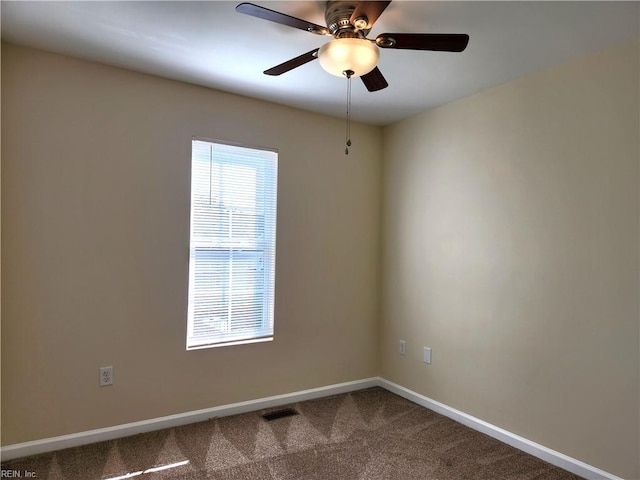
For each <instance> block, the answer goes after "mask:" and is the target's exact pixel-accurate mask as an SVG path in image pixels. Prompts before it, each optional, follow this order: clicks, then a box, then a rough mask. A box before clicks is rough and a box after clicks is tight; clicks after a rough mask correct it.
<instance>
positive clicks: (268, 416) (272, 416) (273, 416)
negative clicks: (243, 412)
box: [262, 408, 298, 422]
mask: <svg viewBox="0 0 640 480" xmlns="http://www.w3.org/2000/svg"><path fill="white" fill-rule="evenodd" d="M293 415H298V412H296V411H295V410H294V409H293V408H283V409H282V410H275V411H273V412H269V413H265V414H264V415H262V418H264V419H265V420H266V421H267V422H270V421H272V420H277V419H279V418H284V417H291V416H293Z"/></svg>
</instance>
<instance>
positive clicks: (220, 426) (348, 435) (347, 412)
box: [2, 388, 580, 480]
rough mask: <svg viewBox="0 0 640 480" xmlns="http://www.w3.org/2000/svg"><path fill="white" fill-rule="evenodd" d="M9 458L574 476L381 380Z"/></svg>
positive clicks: (119, 473)
mask: <svg viewBox="0 0 640 480" xmlns="http://www.w3.org/2000/svg"><path fill="white" fill-rule="evenodd" d="M289 407H292V408H295V409H296V411H297V412H299V414H298V415H294V416H289V417H283V418H279V419H276V420H272V421H266V420H264V419H263V418H262V416H261V415H262V414H264V413H267V412H270V411H275V410H281V409H282V408H284V407H278V408H274V409H269V410H268V411H260V412H254V413H247V414H242V415H236V416H232V417H223V418H217V419H212V420H209V421H206V422H200V423H195V424H192V425H187V426H183V427H176V428H169V429H166V430H159V431H156V432H150V433H144V434H140V435H134V436H131V437H125V438H121V439H118V440H112V441H106V442H101V443H96V444H93V445H87V446H83V447H76V448H69V449H66V450H60V451H57V452H52V453H47V454H42V455H36V456H33V457H25V458H22V459H16V460H11V461H8V462H5V463H3V464H2V468H3V469H9V470H19V471H21V472H23V477H25V475H24V472H33V473H35V474H36V477H35V478H38V479H39V480H43V479H48V480H76V479H78V480H98V479H109V478H118V477H119V478H134V479H139V480H160V479H162V480H168V479H194V480H195V479H197V480H205V479H210V480H343V479H344V480H431V479H433V480H450V479H451V480H460V479H491V480H499V479H518V480H533V479H537V480H574V479H579V478H580V477H577V476H575V475H573V474H571V473H569V472H566V471H564V470H561V469H559V468H557V467H554V466H552V465H550V464H548V463H546V462H544V461H542V460H539V459H537V458H535V457H532V456H530V455H528V454H526V453H523V452H521V451H519V450H516V449H515V448H512V447H510V446H508V445H505V444H504V443H501V442H499V441H497V440H495V439H493V438H491V437H488V436H486V435H484V434H482V433H478V432H476V431H474V430H471V429H470V428H467V427H465V426H463V425H461V424H459V423H457V422H455V421H453V420H450V419H448V418H446V417H443V416H442V415H439V414H437V413H434V412H432V411H431V410H428V409H426V408H423V407H421V406H419V405H416V404H414V403H412V402H410V401H408V400H405V399H403V398H401V397H399V396H397V395H394V394H392V393H390V392H388V391H386V390H384V389H382V388H371V389H367V390H361V391H357V392H352V393H347V394H342V395H335V396H331V397H326V398H322V399H317V400H309V401H306V402H300V403H296V404H292V405H289Z"/></svg>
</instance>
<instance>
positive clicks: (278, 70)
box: [264, 48, 319, 75]
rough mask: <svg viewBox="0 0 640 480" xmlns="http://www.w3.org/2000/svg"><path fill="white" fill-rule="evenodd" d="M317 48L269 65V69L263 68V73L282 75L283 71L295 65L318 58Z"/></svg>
mask: <svg viewBox="0 0 640 480" xmlns="http://www.w3.org/2000/svg"><path fill="white" fill-rule="evenodd" d="M318 50H319V49H318V48H316V49H315V50H311V51H310V52H307V53H303V54H302V55H300V56H299V57H296V58H292V59H291V60H288V61H286V62H284V63H281V64H280V65H276V66H275V67H271V68H270V69H269V70H265V71H264V74H265V75H282V74H283V73H286V72H288V71H289V70H293V69H294V68H296V67H299V66H301V65H304V64H305V63H308V62H310V61H312V60H315V59H316V58H318Z"/></svg>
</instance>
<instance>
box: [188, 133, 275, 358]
mask: <svg viewBox="0 0 640 480" xmlns="http://www.w3.org/2000/svg"><path fill="white" fill-rule="evenodd" d="M277 170H278V154H277V152H275V151H272V150H265V149H255V148H246V147H240V146H235V145H228V144H223V143H214V142H212V141H205V140H199V139H194V140H193V142H192V146H191V240H190V247H189V305H188V312H187V350H189V349H195V348H204V347H213V346H222V345H230V344H237V343H249V342H257V341H267V340H272V339H273V298H274V278H275V240H276V190H277Z"/></svg>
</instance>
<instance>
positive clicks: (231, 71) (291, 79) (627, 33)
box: [0, 0, 640, 125]
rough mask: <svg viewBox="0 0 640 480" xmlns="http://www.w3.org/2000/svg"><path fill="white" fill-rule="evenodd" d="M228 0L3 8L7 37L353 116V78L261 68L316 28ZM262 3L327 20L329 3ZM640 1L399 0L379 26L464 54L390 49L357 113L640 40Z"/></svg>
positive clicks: (304, 46) (290, 53) (424, 102)
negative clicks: (377, 86) (241, 8)
mask: <svg viewBox="0 0 640 480" xmlns="http://www.w3.org/2000/svg"><path fill="white" fill-rule="evenodd" d="M238 3H240V1H235V2H228V1H218V2H187V1H181V2H170V1H146V2H131V1H124V2H116V1H111V2H100V1H77V2H30V1H6V0H3V1H2V3H1V4H0V5H1V7H0V8H1V18H2V39H3V40H5V41H8V42H11V43H16V44H22V45H28V46H33V47H36V48H40V49H43V50H49V51H53V52H58V53H63V54H67V55H72V56H77V57H81V58H85V59H90V60H94V61H97V62H101V63H105V64H110V65H116V66H119V67H124V68H128V69H131V70H137V71H140V72H145V73H150V74H154V75H159V76H162V77H167V78H171V79H176V80H183V81H186V82H190V83H194V84H198V85H204V86H207V87H211V88H215V89H219V90H224V91H228V92H233V93H238V94H242V95H246V96H250V97H254V98H259V99H263V100H268V101H271V102H276V103H280V104H284V105H290V106H294V107H298V108H302V109H305V110H310V111H314V112H319V113H324V114H329V115H334V116H344V114H345V111H346V107H345V105H346V80H345V79H341V78H338V77H333V76H330V75H329V74H327V73H325V72H324V71H323V70H322V69H321V67H320V65H319V63H318V62H315V61H314V62H311V63H308V64H306V65H303V66H301V67H299V68H297V69H295V70H292V71H290V72H288V73H285V74H283V75H281V76H279V77H269V76H266V75H263V74H262V71H263V70H265V69H267V68H270V67H272V66H275V65H277V64H280V63H282V62H284V61H286V60H289V59H290V58H293V57H296V56H298V55H300V54H302V53H305V52H307V51H309V50H313V49H314V48H317V47H319V46H320V45H322V44H323V43H324V42H326V41H328V40H329V37H323V36H318V35H313V34H310V33H307V32H304V31H301V30H297V29H294V28H290V27H285V26H282V25H278V24H275V23H272V22H268V21H265V20H260V19H257V18H254V17H250V16H247V15H243V14H240V13H237V12H235V10H234V9H235V6H236V5H237V4H238ZM254 3H256V4H258V5H261V6H264V7H267V8H270V9H272V10H277V11H280V12H283V13H286V14H288V15H292V16H295V17H298V18H302V19H304V20H308V21H311V22H313V23H317V24H319V25H324V24H325V22H324V2H321V1H304V2H302V1H275V2H265V1H259V0H256V1H255V2H254ZM639 31H640V3H639V2H637V1H627V2H613V1H605V2H580V1H554V2H539V1H533V2H485V1H471V2H458V1H444V2H442V1H441V2H431V1H401V0H394V1H393V2H392V3H391V5H390V6H389V7H388V8H387V10H386V11H385V12H384V13H383V14H382V16H381V17H380V19H379V20H378V21H377V23H376V24H375V25H374V27H373V29H372V31H371V33H370V34H369V37H370V38H375V37H376V36H377V35H379V34H380V33H389V32H391V33H398V32H406V33H467V34H469V36H470V41H469V46H468V47H467V49H466V50H465V51H464V52H462V53H444V52H423V51H408V50H389V49H384V50H381V52H380V61H379V63H378V67H379V68H380V70H381V71H382V73H383V74H384V76H385V77H386V79H387V81H388V82H389V87H388V88H386V89H384V90H381V91H379V92H374V93H370V92H368V91H367V90H366V89H365V88H364V85H362V82H361V81H359V80H358V79H355V82H354V84H353V100H352V108H353V114H352V117H353V118H354V119H355V120H357V121H364V122H367V123H371V124H376V125H386V124H389V123H392V122H394V121H396V120H399V119H402V118H405V117H407V116H411V115H413V114H416V113H418V112H421V111H424V110H426V109H428V108H432V107H435V106H438V105H442V104H444V103H447V102H450V101H452V100H455V99H457V98H460V97H464V96H468V95H471V94H473V93H475V92H477V91H479V90H482V89H485V88H487V87H490V86H493V85H497V84H500V83H504V82H506V81H509V80H512V79H515V78H518V77H521V76H523V75H525V74H527V73H530V72H532V71H535V70H538V69H541V68H545V67H549V66H552V65H555V64H558V63H561V62H564V61H566V60H569V59H571V58H574V57H577V56H580V55H584V54H587V53H590V52H594V51H597V50H601V49H604V48H607V47H609V46H612V45H614V44H617V43H620V42H624V41H628V40H631V39H634V38H635V39H638V38H639Z"/></svg>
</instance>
